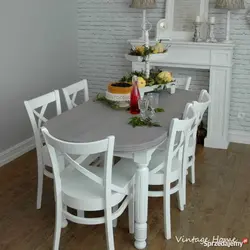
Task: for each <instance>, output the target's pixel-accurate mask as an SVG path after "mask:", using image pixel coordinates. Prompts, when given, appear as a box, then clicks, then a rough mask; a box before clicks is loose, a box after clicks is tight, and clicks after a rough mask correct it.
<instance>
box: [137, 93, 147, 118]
mask: <svg viewBox="0 0 250 250" xmlns="http://www.w3.org/2000/svg"><path fill="white" fill-rule="evenodd" d="M138 106H139V109H140V113H141V117H142V119H146V111H147V110H148V99H146V98H143V99H139V100H138Z"/></svg>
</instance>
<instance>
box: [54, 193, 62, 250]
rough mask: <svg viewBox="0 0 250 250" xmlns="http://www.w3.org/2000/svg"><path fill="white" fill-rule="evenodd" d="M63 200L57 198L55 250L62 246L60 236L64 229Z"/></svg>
mask: <svg viewBox="0 0 250 250" xmlns="http://www.w3.org/2000/svg"><path fill="white" fill-rule="evenodd" d="M62 215H63V214H62V200H61V198H60V197H57V201H56V223H55V235H54V246H53V250H58V249H59V245H60V236H61V228H62V217H63V216H62Z"/></svg>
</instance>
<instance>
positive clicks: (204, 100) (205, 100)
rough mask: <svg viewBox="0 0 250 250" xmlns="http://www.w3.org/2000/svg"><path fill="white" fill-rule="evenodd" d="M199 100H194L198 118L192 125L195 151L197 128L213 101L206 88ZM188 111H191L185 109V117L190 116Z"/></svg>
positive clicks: (191, 137)
mask: <svg viewBox="0 0 250 250" xmlns="http://www.w3.org/2000/svg"><path fill="white" fill-rule="evenodd" d="M198 101H199V102H197V101H194V102H193V103H192V104H193V109H194V113H195V117H196V119H195V123H194V126H193V127H192V130H191V133H190V139H192V140H193V145H194V151H195V145H196V138H197V130H198V127H199V125H200V123H201V121H202V118H203V115H204V113H205V111H206V110H207V108H208V106H209V104H210V102H211V97H210V95H209V93H208V92H207V91H206V90H202V91H201V92H200V95H199V98H198ZM188 112H189V111H188V110H186V109H185V111H184V114H183V119H188V118H189V113H188Z"/></svg>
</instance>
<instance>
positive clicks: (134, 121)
mask: <svg viewBox="0 0 250 250" xmlns="http://www.w3.org/2000/svg"><path fill="white" fill-rule="evenodd" d="M128 124H130V125H131V126H132V127H133V128H135V127H161V125H160V124H159V123H157V122H153V121H152V119H150V118H146V119H142V118H140V117H131V118H130V119H129V122H128Z"/></svg>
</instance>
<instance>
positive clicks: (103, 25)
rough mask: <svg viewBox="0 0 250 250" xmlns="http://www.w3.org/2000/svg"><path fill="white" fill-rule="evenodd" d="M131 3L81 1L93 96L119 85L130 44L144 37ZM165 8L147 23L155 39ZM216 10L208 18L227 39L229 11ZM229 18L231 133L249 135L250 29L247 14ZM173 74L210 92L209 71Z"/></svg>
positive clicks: (81, 36)
mask: <svg viewBox="0 0 250 250" xmlns="http://www.w3.org/2000/svg"><path fill="white" fill-rule="evenodd" d="M246 2H247V1H246ZM248 2H249V3H250V1H249V0H248ZM130 3H131V0H110V1H103V0H94V1H91V0H79V3H78V20H79V28H78V41H79V66H80V74H81V77H82V78H87V79H88V80H89V84H90V89H91V92H92V95H95V94H96V93H98V92H100V91H102V90H106V87H107V84H108V82H109V81H112V80H117V79H119V78H120V77H122V76H123V75H124V74H125V73H126V72H129V71H130V70H131V63H130V62H128V61H126V60H125V59H124V54H125V53H127V51H128V48H129V47H128V44H127V40H128V39H135V38H138V37H139V36H140V35H141V28H140V25H141V18H142V14H141V11H140V10H136V9H131V8H129V4H130ZM164 3H165V0H157V9H154V10H149V11H148V19H149V21H150V22H151V23H152V24H153V28H154V29H153V32H151V35H152V36H154V35H155V34H154V32H155V27H156V23H157V21H158V20H160V19H161V18H164V6H165V5H164ZM214 5H215V0H210V11H209V14H210V15H213V16H215V17H216V36H217V37H218V38H225V27H226V12H225V11H224V10H216V9H215V8H214ZM246 5H247V4H246ZM231 19H232V21H231V26H232V27H231V37H232V40H233V41H234V42H235V44H236V49H235V55H234V63H235V65H234V69H233V82H232V98H231V108H230V129H231V130H236V131H243V132H248V133H250V25H249V24H247V22H246V18H245V10H241V11H235V12H233V13H232V16H231ZM170 70H172V69H170ZM173 72H174V74H175V75H177V76H180V75H190V76H192V77H193V81H192V85H191V88H193V89H196V90H199V89H201V88H208V79H209V78H208V77H209V72H208V71H206V70H203V71H202V70H201V71H197V70H186V69H185V70H182V69H174V71H173ZM239 112H244V113H245V114H246V117H245V118H244V119H242V120H240V119H238V113H239Z"/></svg>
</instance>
